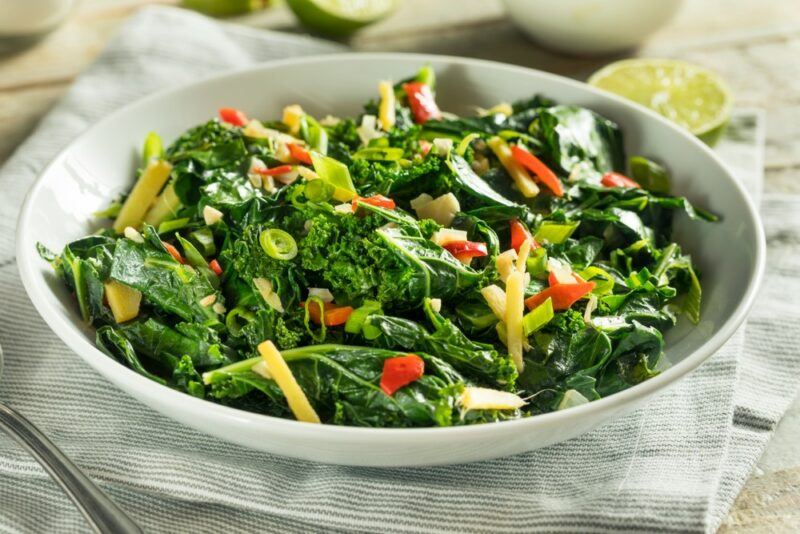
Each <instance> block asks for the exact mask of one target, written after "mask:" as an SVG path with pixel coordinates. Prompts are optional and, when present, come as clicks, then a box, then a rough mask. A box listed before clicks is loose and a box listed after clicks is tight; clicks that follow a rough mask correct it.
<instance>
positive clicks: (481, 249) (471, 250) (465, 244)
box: [442, 241, 489, 258]
mask: <svg viewBox="0 0 800 534" xmlns="http://www.w3.org/2000/svg"><path fill="white" fill-rule="evenodd" d="M442 248H444V249H445V250H447V251H448V252H449V253H450V254H452V255H453V256H455V257H457V258H458V257H461V258H480V257H481V256H486V255H488V254H489V251H488V250H486V243H478V242H475V241H451V242H450V243H448V244H446V245H444V246H443V247H442Z"/></svg>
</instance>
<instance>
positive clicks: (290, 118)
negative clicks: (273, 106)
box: [282, 104, 305, 135]
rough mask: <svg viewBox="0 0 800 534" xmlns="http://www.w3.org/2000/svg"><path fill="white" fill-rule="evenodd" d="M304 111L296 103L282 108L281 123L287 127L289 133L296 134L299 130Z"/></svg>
mask: <svg viewBox="0 0 800 534" xmlns="http://www.w3.org/2000/svg"><path fill="white" fill-rule="evenodd" d="M303 115H305V112H304V111H303V108H301V107H300V106H299V105H297V104H292V105H291V106H286V107H285V108H283V121H282V122H283V123H284V124H285V125H286V126H288V127H289V133H291V134H292V135H297V134H298V133H299V132H300V121H301V120H302V119H303Z"/></svg>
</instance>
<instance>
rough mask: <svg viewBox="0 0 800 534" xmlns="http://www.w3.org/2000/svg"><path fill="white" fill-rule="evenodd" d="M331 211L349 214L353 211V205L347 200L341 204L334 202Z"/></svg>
mask: <svg viewBox="0 0 800 534" xmlns="http://www.w3.org/2000/svg"><path fill="white" fill-rule="evenodd" d="M333 211H335V212H337V213H350V214H352V213H353V205H352V204H350V203H349V202H344V203H342V204H336V205H335V206H334V207H333Z"/></svg>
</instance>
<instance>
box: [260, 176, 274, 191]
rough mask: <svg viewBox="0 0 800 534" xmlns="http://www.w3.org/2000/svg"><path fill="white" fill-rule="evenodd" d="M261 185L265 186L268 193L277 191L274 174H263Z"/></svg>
mask: <svg viewBox="0 0 800 534" xmlns="http://www.w3.org/2000/svg"><path fill="white" fill-rule="evenodd" d="M261 187H262V188H264V191H266V192H267V193H274V192H275V191H277V189H276V188H275V180H274V179H273V178H272V176H263V177H262V178H261Z"/></svg>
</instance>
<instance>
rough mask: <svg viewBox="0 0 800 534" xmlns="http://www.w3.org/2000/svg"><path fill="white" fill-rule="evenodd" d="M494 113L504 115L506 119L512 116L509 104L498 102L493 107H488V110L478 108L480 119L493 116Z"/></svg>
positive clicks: (512, 111)
mask: <svg viewBox="0 0 800 534" xmlns="http://www.w3.org/2000/svg"><path fill="white" fill-rule="evenodd" d="M496 113H500V114H501V115H505V116H506V117H508V116H510V115H512V114H513V113H514V110H513V109H512V108H511V104H509V103H508V102H500V103H499V104H495V105H494V106H492V107H490V108H489V109H483V108H480V107H479V108H478V115H480V116H481V117H485V116H487V115H494V114H496Z"/></svg>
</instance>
